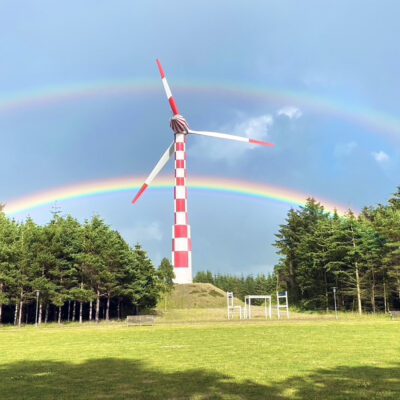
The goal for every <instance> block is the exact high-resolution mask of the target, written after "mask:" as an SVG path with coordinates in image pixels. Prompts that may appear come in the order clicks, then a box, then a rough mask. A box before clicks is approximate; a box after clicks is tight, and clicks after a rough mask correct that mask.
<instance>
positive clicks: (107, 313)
mask: <svg viewBox="0 0 400 400" xmlns="http://www.w3.org/2000/svg"><path fill="white" fill-rule="evenodd" d="M109 320H110V293H107V309H106V321H109Z"/></svg>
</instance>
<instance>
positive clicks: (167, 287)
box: [158, 258, 175, 310]
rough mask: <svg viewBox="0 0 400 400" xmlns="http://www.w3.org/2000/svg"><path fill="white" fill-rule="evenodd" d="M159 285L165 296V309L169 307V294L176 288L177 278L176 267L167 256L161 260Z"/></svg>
mask: <svg viewBox="0 0 400 400" xmlns="http://www.w3.org/2000/svg"><path fill="white" fill-rule="evenodd" d="M158 277H159V287H160V292H161V294H162V295H163V297H164V310H166V309H167V295H168V294H169V293H171V291H172V289H173V288H174V281H173V279H174V278H175V274H174V267H173V265H172V264H171V263H170V261H169V260H168V259H167V258H163V259H162V260H161V264H160V266H159V267H158Z"/></svg>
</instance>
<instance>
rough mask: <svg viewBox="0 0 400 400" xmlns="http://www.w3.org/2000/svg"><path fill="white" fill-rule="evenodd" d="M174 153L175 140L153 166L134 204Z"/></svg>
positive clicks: (133, 202)
mask: <svg viewBox="0 0 400 400" xmlns="http://www.w3.org/2000/svg"><path fill="white" fill-rule="evenodd" d="M173 154H174V142H172V144H171V145H170V146H169V147H168V149H167V150H166V151H165V153H164V154H163V155H162V157H161V158H160V160H159V161H158V163H157V164H156V166H155V167H154V168H153V171H151V173H150V175H149V176H148V177H147V179H146V180H145V181H144V183H143V185H142V187H141V188H140V190H139V191H138V192H137V194H136V196H135V198H134V199H133V201H132V204H135V203H137V201H138V200H139V199H140V198H141V197H142V196H143V193H144V192H145V191H146V189H147V188H148V187H149V186H150V183H151V182H152V181H153V179H154V178H155V177H156V176H157V175H158V174H159V173H160V172H161V171H162V169H163V168H164V167H165V165H166V164H167V162H168V161H169V159H170V158H171V157H172V155H173Z"/></svg>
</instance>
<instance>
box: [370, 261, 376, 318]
mask: <svg viewBox="0 0 400 400" xmlns="http://www.w3.org/2000/svg"><path fill="white" fill-rule="evenodd" d="M371 272H372V284H371V306H372V312H373V313H374V314H375V311H376V309H375V272H374V268H372V271H371Z"/></svg>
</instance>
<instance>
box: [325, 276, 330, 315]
mask: <svg viewBox="0 0 400 400" xmlns="http://www.w3.org/2000/svg"><path fill="white" fill-rule="evenodd" d="M324 281H325V307H326V312H327V313H328V312H329V296H328V278H327V276H326V272H325V271H324Z"/></svg>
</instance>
